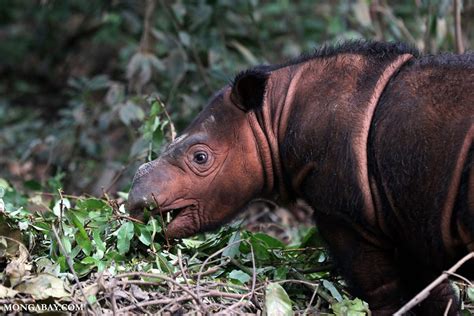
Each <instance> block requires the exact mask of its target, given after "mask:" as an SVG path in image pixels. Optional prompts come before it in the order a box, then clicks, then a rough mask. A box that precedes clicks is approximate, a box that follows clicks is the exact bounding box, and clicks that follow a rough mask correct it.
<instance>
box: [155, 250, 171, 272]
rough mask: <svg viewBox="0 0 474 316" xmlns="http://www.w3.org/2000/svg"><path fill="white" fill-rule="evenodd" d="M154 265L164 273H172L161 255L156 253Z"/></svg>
mask: <svg viewBox="0 0 474 316" xmlns="http://www.w3.org/2000/svg"><path fill="white" fill-rule="evenodd" d="M156 265H157V266H158V268H159V269H160V270H161V271H163V272H164V273H173V266H172V265H171V263H169V262H168V260H167V259H166V258H165V257H164V256H163V255H162V254H161V253H156Z"/></svg>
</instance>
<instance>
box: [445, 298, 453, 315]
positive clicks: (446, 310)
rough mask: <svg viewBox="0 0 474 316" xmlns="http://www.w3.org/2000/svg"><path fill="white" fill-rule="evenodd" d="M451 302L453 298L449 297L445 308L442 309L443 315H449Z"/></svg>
mask: <svg viewBox="0 0 474 316" xmlns="http://www.w3.org/2000/svg"><path fill="white" fill-rule="evenodd" d="M452 304H453V299H452V298H450V299H449V302H448V304H447V305H446V309H445V310H444V314H443V315H444V316H448V315H449V309H450V308H451V305H452Z"/></svg>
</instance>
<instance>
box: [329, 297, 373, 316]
mask: <svg viewBox="0 0 474 316" xmlns="http://www.w3.org/2000/svg"><path fill="white" fill-rule="evenodd" d="M331 308H332V310H333V312H334V314H335V315H336V316H364V315H366V314H368V313H369V305H368V304H367V303H366V302H364V301H362V300H360V299H358V298H356V299H354V300H349V299H344V300H342V301H341V302H338V303H336V304H333V305H332V306H331Z"/></svg>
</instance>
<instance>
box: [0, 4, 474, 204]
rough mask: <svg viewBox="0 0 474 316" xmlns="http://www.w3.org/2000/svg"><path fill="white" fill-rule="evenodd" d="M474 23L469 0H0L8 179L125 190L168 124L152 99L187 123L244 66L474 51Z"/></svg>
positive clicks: (1, 137)
mask: <svg viewBox="0 0 474 316" xmlns="http://www.w3.org/2000/svg"><path fill="white" fill-rule="evenodd" d="M453 2H454V3H453ZM456 5H457V7H458V8H457V11H459V12H461V15H460V17H461V19H460V21H461V24H460V29H461V32H462V33H461V36H459V37H458V38H459V39H460V41H458V43H456V37H455V25H456V23H455V22H456V21H455V20H456V19H455V18H454V17H455V11H456ZM473 29H474V1H473V0H464V1H459V0H431V1H429V0H404V1H389V0H322V1H320V0H318V1H313V0H299V1H290V0H279V1H263V0H207V1H205V0H193V1H165V0H143V1H139V0H95V1H83V0H68V1H65V0H0V178H6V179H8V180H9V181H11V182H12V183H14V184H15V185H16V186H23V187H24V188H26V189H30V190H45V191H47V190H51V189H52V188H54V186H55V184H57V183H59V182H61V183H62V187H63V189H64V190H65V191H66V192H67V193H71V194H82V193H89V194H93V195H100V194H102V190H106V191H109V192H116V191H119V190H120V191H127V190H128V186H129V185H130V182H131V179H132V176H133V173H134V171H135V170H136V168H137V166H138V165H139V164H140V163H142V162H143V161H144V160H145V159H146V158H147V157H148V158H150V157H153V155H154V154H155V153H152V151H153V152H155V151H159V148H160V144H162V143H163V141H164V140H163V133H158V134H155V135H152V137H150V135H148V137H147V128H148V129H150V128H151V129H153V130H154V129H157V128H164V130H168V127H169V126H166V123H167V121H166V120H162V121H160V120H159V118H158V117H156V116H155V117H152V115H153V114H156V113H151V114H150V108H151V103H150V97H154V96H155V97H156V96H157V97H159V98H160V99H161V100H162V101H163V104H165V105H166V109H167V111H168V113H169V115H170V116H171V120H172V121H173V122H174V124H175V126H176V128H177V130H178V131H179V130H181V129H182V128H183V127H184V126H185V125H186V124H187V123H189V121H190V120H191V119H192V117H193V116H194V115H195V114H196V113H197V112H198V111H200V109H202V107H203V106H204V105H205V104H206V102H207V99H208V98H209V97H210V96H211V95H212V94H213V92H214V91H216V90H217V89H219V88H220V87H222V86H223V85H225V84H226V83H228V82H229V81H230V80H231V79H232V78H233V76H234V75H235V74H236V73H237V72H238V71H239V70H242V69H245V68H247V67H250V66H253V65H256V64H261V63H277V62H282V61H284V60H286V59H288V58H292V57H296V56H298V55H299V54H300V53H302V52H310V51H312V50H313V49H315V48H317V47H319V46H320V45H322V44H323V43H326V42H329V43H336V42H339V41H342V40H346V39H359V38H366V39H376V40H397V41H404V42H408V43H410V44H412V45H414V46H416V47H417V48H419V49H420V50H421V51H423V52H425V53H438V52H444V51H456V50H463V49H469V48H472V44H473V43H474V34H473V33H474V32H473ZM151 119H153V121H150V120H151ZM150 126H151V127H150ZM148 132H149V131H148ZM152 132H153V131H152ZM160 135H161V136H160Z"/></svg>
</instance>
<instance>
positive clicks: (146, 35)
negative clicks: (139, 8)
mask: <svg viewBox="0 0 474 316" xmlns="http://www.w3.org/2000/svg"><path fill="white" fill-rule="evenodd" d="M155 7H156V1H155V0H147V1H146V6H145V21H144V23H143V34H142V38H141V41H140V51H141V52H143V53H149V52H150V51H151V31H152V28H153V14H154V12H155Z"/></svg>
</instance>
